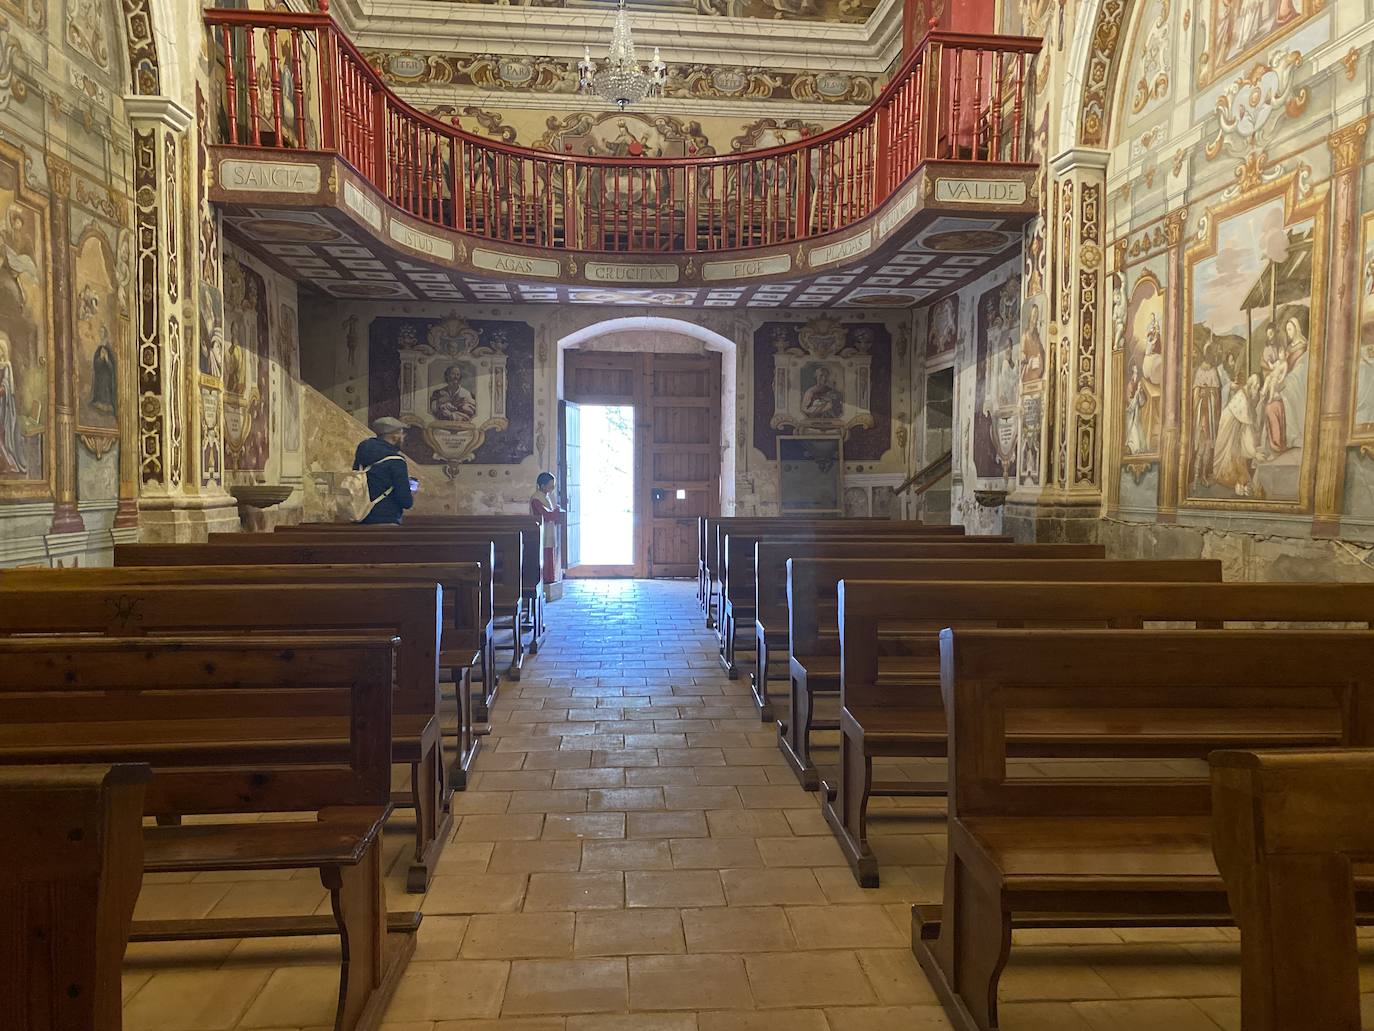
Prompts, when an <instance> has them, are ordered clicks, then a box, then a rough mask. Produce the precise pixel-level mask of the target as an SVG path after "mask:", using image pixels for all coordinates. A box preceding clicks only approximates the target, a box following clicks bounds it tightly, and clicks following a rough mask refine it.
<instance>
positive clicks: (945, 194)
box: [935, 179, 1026, 204]
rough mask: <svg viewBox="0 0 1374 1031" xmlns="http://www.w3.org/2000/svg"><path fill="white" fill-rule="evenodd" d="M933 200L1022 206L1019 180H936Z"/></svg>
mask: <svg viewBox="0 0 1374 1031" xmlns="http://www.w3.org/2000/svg"><path fill="white" fill-rule="evenodd" d="M935 199H936V200H937V201H953V202H955V203H963V204H1024V203H1025V202H1026V184H1025V182H1024V181H1023V180H1021V179H936V180H935Z"/></svg>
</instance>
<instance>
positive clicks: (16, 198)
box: [0, 152, 53, 497]
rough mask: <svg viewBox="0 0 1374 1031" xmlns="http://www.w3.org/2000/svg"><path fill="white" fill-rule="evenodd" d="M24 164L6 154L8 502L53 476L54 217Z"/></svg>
mask: <svg viewBox="0 0 1374 1031" xmlns="http://www.w3.org/2000/svg"><path fill="white" fill-rule="evenodd" d="M19 160H20V158H19V156H18V155H17V154H15V155H14V157H13V158H11V157H10V154H9V152H5V153H4V154H3V155H0V497H33V496H37V495H41V494H43V493H45V491H46V481H47V480H48V474H49V469H48V453H47V443H46V441H47V429H48V422H49V418H50V416H51V405H50V395H51V390H52V384H51V382H50V380H49V377H48V370H49V369H50V368H52V362H53V354H52V336H51V333H50V331H49V324H48V276H47V269H46V266H47V244H46V238H45V235H44V233H45V222H46V212H44V211H43V210H42V209H41V208H39V207H38V206H37V204H36V203H34V202H32V201H31V200H30V199H29V198H28V197H27V196H26V195H25V194H24V192H23V188H22V187H21V185H20V182H19Z"/></svg>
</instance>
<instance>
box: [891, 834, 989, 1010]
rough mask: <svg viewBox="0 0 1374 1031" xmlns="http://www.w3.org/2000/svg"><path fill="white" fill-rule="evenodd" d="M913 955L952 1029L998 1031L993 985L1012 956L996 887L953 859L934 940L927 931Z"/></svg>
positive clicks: (917, 939)
mask: <svg viewBox="0 0 1374 1031" xmlns="http://www.w3.org/2000/svg"><path fill="white" fill-rule="evenodd" d="M926 930H927V929H923V933H921V934H919V935H916V934H913V936H912V940H911V951H912V952H913V953H914V954H915V956H916V959H917V961H918V962H919V963H920V964H921V968H922V969H923V970H924V971H925V972H926V976H927V977H929V978H930V982H931V985H932V986H933V987H934V988H935V994H936V995H937V996H938V997H939V999H940V1002H941V1004H942V1005H943V1006H944V1009H945V1013H946V1014H947V1015H948V1016H949V1018H950V1021H951V1023H953V1024H954V1026H955V1027H956V1028H960V1029H961V1031H965V1029H966V1031H997V982H998V981H999V980H1000V979H1001V976H1002V970H1003V968H1005V967H1006V965H1007V957H1008V956H1009V955H1010V953H1011V912H1010V911H1009V910H1008V909H1007V908H1006V906H1005V905H1004V903H1003V901H1002V895H1001V892H1000V890H999V889H998V886H997V885H996V884H995V883H991V882H989V881H988V880H986V879H982V878H979V877H978V876H977V875H976V874H975V873H974V872H973V871H971V870H969V869H968V867H967V866H966V865H965V864H964V863H962V862H961V861H960V860H959V858H958V856H957V855H955V854H953V853H951V855H950V857H949V862H948V863H947V864H946V866H945V899H944V905H943V906H942V907H941V920H940V931H939V936H938V938H937V939H936V940H935V941H934V942H931V941H930V940H929V938H928V937H927V935H926V933H925V931H926Z"/></svg>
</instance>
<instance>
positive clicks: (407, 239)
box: [389, 218, 453, 261]
mask: <svg viewBox="0 0 1374 1031" xmlns="http://www.w3.org/2000/svg"><path fill="white" fill-rule="evenodd" d="M389 228H390V231H391V238H392V239H393V240H395V241H396V242H397V243H399V244H401V245H402V246H404V247H409V248H410V249H411V250H413V251H420V252H421V253H422V254H429V255H431V256H433V257H435V258H442V259H443V260H444V261H452V260H453V244H451V243H449V242H448V241H447V240H441V239H439V237H437V236H430V235H429V234H428V233H422V232H420V231H418V230H416V229H412V228H410V226H408V225H406V224H405V223H404V222H398V221H396V220H395V219H394V218H393V219H392V220H391V225H390V227H389Z"/></svg>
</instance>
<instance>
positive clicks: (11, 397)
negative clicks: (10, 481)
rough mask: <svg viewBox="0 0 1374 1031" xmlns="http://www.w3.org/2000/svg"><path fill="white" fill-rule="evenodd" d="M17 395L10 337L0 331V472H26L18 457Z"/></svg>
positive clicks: (26, 469) (19, 452) (19, 451)
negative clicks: (11, 359)
mask: <svg viewBox="0 0 1374 1031" xmlns="http://www.w3.org/2000/svg"><path fill="white" fill-rule="evenodd" d="M20 454H21V450H20V441H19V396H18V394H17V393H16V392H15V382H14V363H13V362H11V361H10V338H9V336H8V335H7V334H6V333H4V332H2V331H0V473H26V472H28V467H27V466H26V465H25V464H24V461H23V459H22V458H21V457H20Z"/></svg>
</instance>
